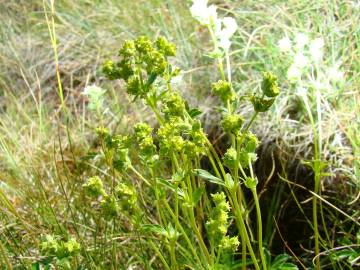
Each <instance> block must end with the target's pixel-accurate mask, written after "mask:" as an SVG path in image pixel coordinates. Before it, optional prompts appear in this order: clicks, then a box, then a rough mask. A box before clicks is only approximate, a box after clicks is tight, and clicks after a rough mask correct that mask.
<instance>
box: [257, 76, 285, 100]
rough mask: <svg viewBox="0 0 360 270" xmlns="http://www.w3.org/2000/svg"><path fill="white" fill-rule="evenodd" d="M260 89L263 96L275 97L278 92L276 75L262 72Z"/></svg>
mask: <svg viewBox="0 0 360 270" xmlns="http://www.w3.org/2000/svg"><path fill="white" fill-rule="evenodd" d="M261 89H262V91H263V93H264V95H265V96H267V97H269V98H273V97H276V96H277V95H278V94H279V93H280V90H279V87H278V85H277V77H276V76H275V75H273V74H272V73H270V72H264V74H263V81H262V84H261Z"/></svg>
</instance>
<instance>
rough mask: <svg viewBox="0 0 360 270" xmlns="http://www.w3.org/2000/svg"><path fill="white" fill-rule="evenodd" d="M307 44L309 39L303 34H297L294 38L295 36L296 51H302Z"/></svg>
mask: <svg viewBox="0 0 360 270" xmlns="http://www.w3.org/2000/svg"><path fill="white" fill-rule="evenodd" d="M308 42H309V38H308V36H307V35H305V34H304V33H298V34H297V35H296V36H295V44H296V47H297V48H298V49H302V48H304V46H305V45H306V44H308Z"/></svg>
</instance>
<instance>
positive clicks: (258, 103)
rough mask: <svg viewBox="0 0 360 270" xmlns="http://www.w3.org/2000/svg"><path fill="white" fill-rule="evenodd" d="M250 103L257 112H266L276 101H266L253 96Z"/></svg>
mask: <svg viewBox="0 0 360 270" xmlns="http://www.w3.org/2000/svg"><path fill="white" fill-rule="evenodd" d="M250 101H251V103H252V104H253V106H254V110H255V111H256V112H266V111H267V110H269V109H270V107H271V105H273V103H274V101H275V99H274V98H272V99H265V98H260V97H257V96H252V97H251V98H250Z"/></svg>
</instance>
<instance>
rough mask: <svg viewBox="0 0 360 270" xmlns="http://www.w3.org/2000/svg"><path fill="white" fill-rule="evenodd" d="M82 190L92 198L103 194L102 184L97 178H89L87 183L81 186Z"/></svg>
mask: <svg viewBox="0 0 360 270" xmlns="http://www.w3.org/2000/svg"><path fill="white" fill-rule="evenodd" d="M83 188H84V190H85V192H86V193H87V194H88V195H89V196H91V197H94V198H97V197H99V196H100V195H104V194H105V191H104V188H103V183H102V181H101V179H100V177H98V176H94V177H90V178H89V179H88V180H87V182H86V183H85V184H83Z"/></svg>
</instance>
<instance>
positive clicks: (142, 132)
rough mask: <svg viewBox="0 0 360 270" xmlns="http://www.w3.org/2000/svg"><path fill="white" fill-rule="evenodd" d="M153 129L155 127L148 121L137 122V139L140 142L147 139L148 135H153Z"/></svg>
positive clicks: (135, 129)
mask: <svg viewBox="0 0 360 270" xmlns="http://www.w3.org/2000/svg"><path fill="white" fill-rule="evenodd" d="M152 130H153V129H152V128H151V127H150V126H149V125H148V124H147V123H143V122H140V123H137V124H136V125H135V126H134V132H135V138H136V140H137V141H138V142H139V141H141V140H143V139H145V138H146V137H149V136H151V133H152Z"/></svg>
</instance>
